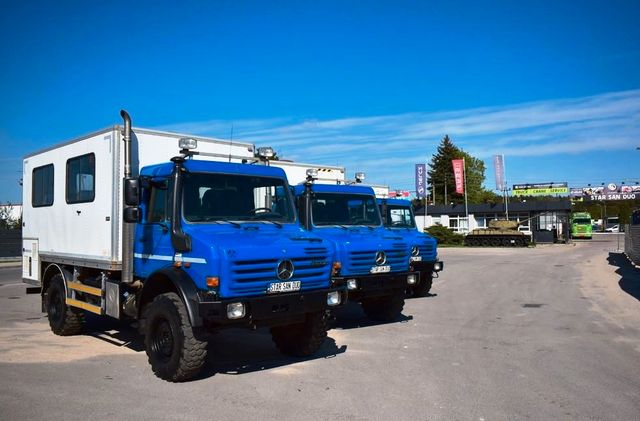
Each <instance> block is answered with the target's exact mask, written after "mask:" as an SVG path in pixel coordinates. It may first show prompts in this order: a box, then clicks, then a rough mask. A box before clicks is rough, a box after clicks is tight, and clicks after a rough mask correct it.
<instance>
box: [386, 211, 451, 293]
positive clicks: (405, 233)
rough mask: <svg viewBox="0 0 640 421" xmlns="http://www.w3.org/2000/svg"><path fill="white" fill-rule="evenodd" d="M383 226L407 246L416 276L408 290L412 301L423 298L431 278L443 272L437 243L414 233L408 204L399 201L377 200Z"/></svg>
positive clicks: (415, 230) (411, 214)
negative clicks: (415, 298)
mask: <svg viewBox="0 0 640 421" xmlns="http://www.w3.org/2000/svg"><path fill="white" fill-rule="evenodd" d="M377 201H378V206H379V207H380V213H381V214H382V219H383V221H384V226H385V227H386V228H387V229H388V230H389V231H390V232H393V233H396V234H398V235H401V236H402V237H403V238H404V239H405V240H406V241H407V242H408V243H409V244H410V246H411V263H410V265H409V269H410V271H412V272H415V273H417V274H418V275H419V279H418V281H417V282H416V283H415V285H413V286H412V287H411V288H410V291H411V293H412V294H413V295H414V296H416V297H425V296H427V295H428V294H429V291H430V290H431V285H432V284H433V277H434V274H435V276H437V274H438V272H440V271H441V270H443V269H444V263H443V262H442V261H440V260H438V242H437V241H436V239H435V238H433V237H432V236H430V235H429V234H425V233H421V232H419V231H418V230H417V227H416V220H415V217H414V215H413V210H412V207H411V201H409V200H402V199H377Z"/></svg>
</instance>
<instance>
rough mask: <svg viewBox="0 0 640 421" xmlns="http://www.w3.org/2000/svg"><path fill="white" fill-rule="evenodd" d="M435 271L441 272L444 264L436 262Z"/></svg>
mask: <svg viewBox="0 0 640 421" xmlns="http://www.w3.org/2000/svg"><path fill="white" fill-rule="evenodd" d="M433 270H434V271H436V272H440V271H441V270H442V262H435V263H434V264H433Z"/></svg>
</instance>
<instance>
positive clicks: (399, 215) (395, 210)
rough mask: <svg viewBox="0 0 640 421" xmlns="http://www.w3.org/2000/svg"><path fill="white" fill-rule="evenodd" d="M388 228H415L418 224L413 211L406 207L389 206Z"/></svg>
mask: <svg viewBox="0 0 640 421" xmlns="http://www.w3.org/2000/svg"><path fill="white" fill-rule="evenodd" d="M385 226H387V227H394V228H415V227H416V223H415V221H414V219H413V215H412V214H411V209H410V208H408V207H404V206H397V205H387V222H386V224H385Z"/></svg>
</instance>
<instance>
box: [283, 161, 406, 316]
mask: <svg viewBox="0 0 640 421" xmlns="http://www.w3.org/2000/svg"><path fill="white" fill-rule="evenodd" d="M310 173H311V175H310V176H309V177H308V180H307V182H305V183H304V184H303V185H297V186H296V187H295V190H294V191H295V195H296V197H297V199H298V200H297V203H298V209H299V210H300V213H301V218H302V219H303V221H304V224H305V227H306V228H307V229H308V230H309V231H310V232H312V233H314V234H315V235H317V236H319V237H322V238H323V239H325V240H328V241H331V242H332V243H333V244H334V245H335V248H336V257H335V259H334V260H337V261H339V262H340V269H339V273H338V274H335V275H334V277H333V279H334V280H335V281H336V282H345V283H346V284H347V289H348V291H349V299H350V300H351V301H356V302H359V303H361V305H362V308H363V310H364V312H365V314H366V315H367V316H368V317H369V318H371V319H373V320H378V321H393V320H395V319H396V318H397V317H398V316H399V315H400V313H401V312H402V309H403V307H404V291H405V289H406V288H407V286H410V285H412V284H413V283H415V281H416V280H417V274H415V273H412V272H410V271H409V252H410V249H409V245H408V243H407V242H406V241H405V239H404V238H403V237H402V236H401V235H399V234H397V233H394V232H391V231H389V230H386V229H385V228H384V227H383V225H382V220H381V218H380V212H379V210H378V207H377V205H376V199H375V195H374V192H373V190H372V189H371V187H366V186H362V185H335V184H314V183H313V182H312V180H313V171H310Z"/></svg>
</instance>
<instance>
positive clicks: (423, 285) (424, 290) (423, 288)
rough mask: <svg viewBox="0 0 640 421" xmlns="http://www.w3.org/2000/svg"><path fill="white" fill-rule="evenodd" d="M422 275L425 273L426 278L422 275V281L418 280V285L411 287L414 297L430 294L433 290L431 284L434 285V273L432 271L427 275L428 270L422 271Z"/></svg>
mask: <svg viewBox="0 0 640 421" xmlns="http://www.w3.org/2000/svg"><path fill="white" fill-rule="evenodd" d="M420 275H424V279H423V277H422V276H420V282H418V285H416V286H414V287H413V288H412V289H411V290H412V292H413V296H414V297H426V296H428V295H429V291H431V285H433V275H432V274H431V273H429V274H428V275H427V272H422V273H421V274H420ZM400 311H402V309H400Z"/></svg>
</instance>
